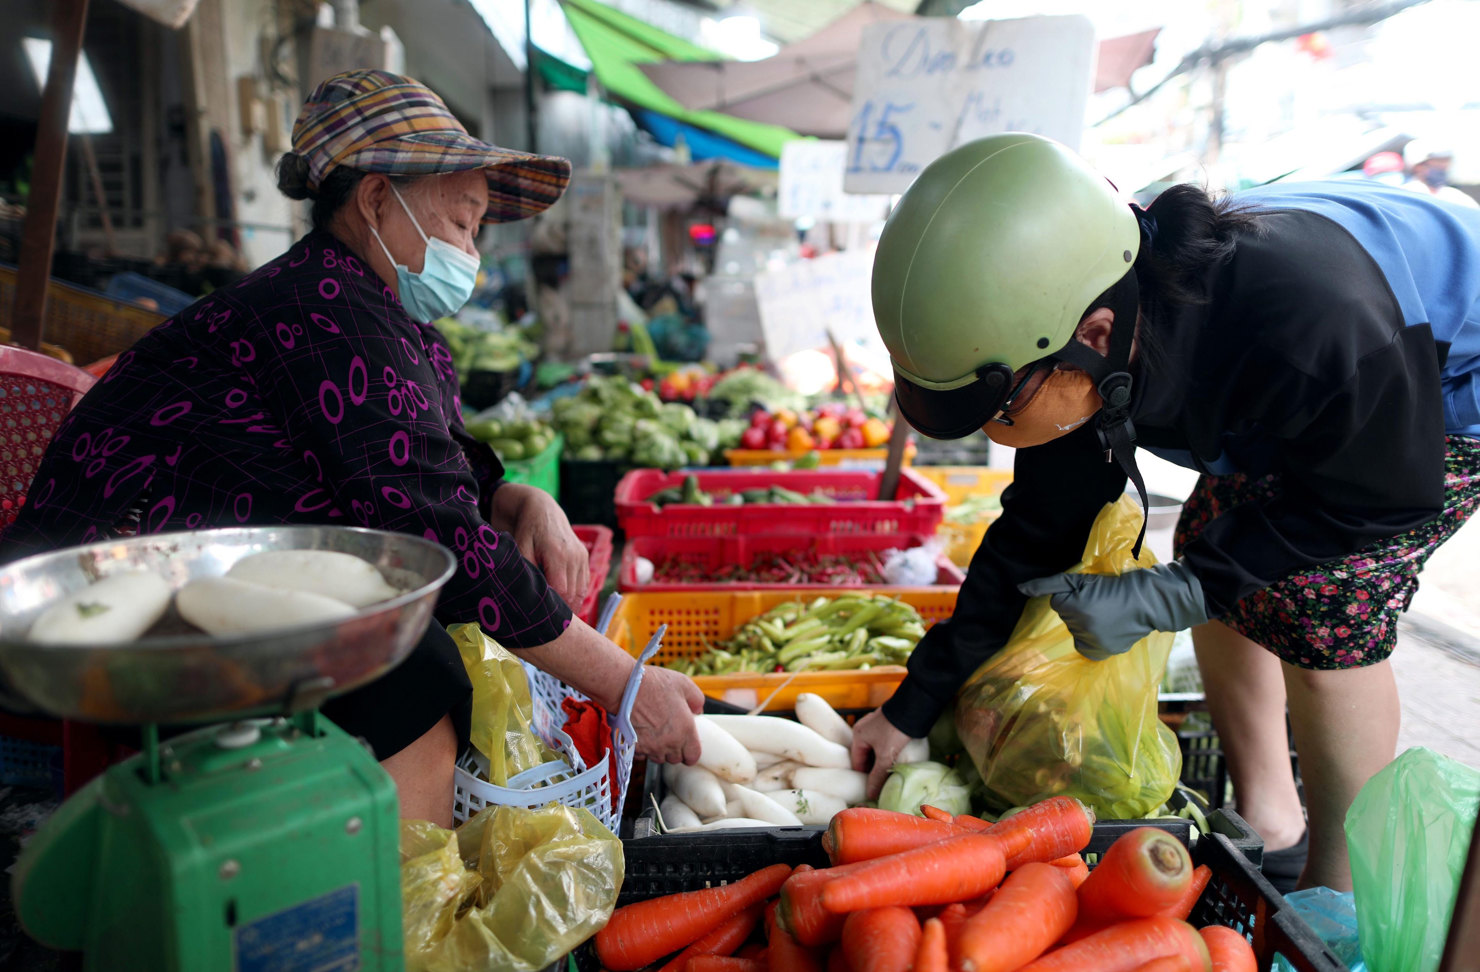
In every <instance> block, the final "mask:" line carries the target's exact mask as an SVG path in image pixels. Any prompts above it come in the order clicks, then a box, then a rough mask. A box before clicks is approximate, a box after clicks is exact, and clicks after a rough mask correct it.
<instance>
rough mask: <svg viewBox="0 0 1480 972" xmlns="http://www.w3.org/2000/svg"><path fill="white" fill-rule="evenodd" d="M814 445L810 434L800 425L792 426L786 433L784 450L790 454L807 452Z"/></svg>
mask: <svg viewBox="0 0 1480 972" xmlns="http://www.w3.org/2000/svg"><path fill="white" fill-rule="evenodd" d="M815 444H816V442H815V440H814V439H813V438H812V433H811V432H808V431H807V430H806V429H804V428H802V427H801V426H800V425H798V426H794V427H793V428H792V429H791V431H789V432H787V433H786V448H787V449H788V450H789V451H791V452H807V451H810V450H811V448H812V447H813V446H814V445H815Z"/></svg>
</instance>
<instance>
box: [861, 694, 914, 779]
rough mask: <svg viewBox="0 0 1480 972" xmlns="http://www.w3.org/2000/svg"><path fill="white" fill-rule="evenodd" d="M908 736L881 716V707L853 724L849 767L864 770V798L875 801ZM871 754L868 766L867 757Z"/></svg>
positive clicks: (882, 713)
mask: <svg viewBox="0 0 1480 972" xmlns="http://www.w3.org/2000/svg"><path fill="white" fill-rule="evenodd" d="M909 741H910V737H909V736H907V735H905V734H904V733H902V732H900V731H899V730H898V729H896V728H894V723H892V722H890V721H889V720H888V719H886V718H884V710H883V709H875V710H874V711H872V712H870V713H869V714H868V715H866V716H864V717H863V718H862V719H859V720H858V723H857V725H855V726H854V727H853V768H854V769H856V770H858V771H859V772H860V773H864V772H866V773H868V798H869V799H870V800H877V799H878V798H879V791H880V790H882V789H883V788H884V781H885V780H887V779H888V778H889V771H890V770H891V769H893V768H894V761H895V760H896V759H898V758H899V753H900V751H901V750H902V749H904V747H905V744H906V743H908V742H909ZM870 756H872V757H873V762H872V765H870V762H869V757H870Z"/></svg>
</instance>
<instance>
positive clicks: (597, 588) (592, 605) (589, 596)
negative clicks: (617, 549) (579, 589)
mask: <svg viewBox="0 0 1480 972" xmlns="http://www.w3.org/2000/svg"><path fill="white" fill-rule="evenodd" d="M571 530H573V531H574V532H575V535H576V539H578V540H580V541H581V543H583V544H585V545H586V553H587V554H589V555H590V558H591V588H590V590H588V591H586V596H585V598H584V599H583V600H582V601H581V605H580V607H579V608H578V609H577V610H576V617H578V618H580V619H581V620H582V621H584V622H586V623H587V624H591V625H594V624H595V623H596V609H597V606H598V603H599V602H600V600H601V589H602V588H603V587H605V586H606V575H607V574H608V573H609V572H610V571H611V568H612V531H611V528H610V527H604V526H572V527H571Z"/></svg>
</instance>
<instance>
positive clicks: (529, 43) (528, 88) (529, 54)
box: [524, 0, 540, 152]
mask: <svg viewBox="0 0 1480 972" xmlns="http://www.w3.org/2000/svg"><path fill="white" fill-rule="evenodd" d="M529 4H530V0H524V125H525V138H526V139H527V140H528V142H529V151H531V152H538V151H539V150H540V149H539V138H538V135H537V132H538V130H539V127H538V125H536V123H535V117H534V71H535V68H534V29H533V27H531V26H530V16H529Z"/></svg>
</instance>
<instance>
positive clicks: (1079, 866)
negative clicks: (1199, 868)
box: [1048, 854, 1187, 919]
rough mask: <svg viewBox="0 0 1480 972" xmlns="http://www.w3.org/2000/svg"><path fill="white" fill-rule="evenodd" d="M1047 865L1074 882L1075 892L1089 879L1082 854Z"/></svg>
mask: <svg viewBox="0 0 1480 972" xmlns="http://www.w3.org/2000/svg"><path fill="white" fill-rule="evenodd" d="M1048 863H1050V864H1052V865H1053V866H1054V867H1057V868H1059V869H1060V870H1062V871H1063V872H1064V873H1065V874H1067V875H1068V876H1069V880H1070V881H1073V882H1074V890H1076V891H1077V890H1079V886H1080V885H1081V884H1083V883H1084V879H1085V878H1087V877H1089V865H1088V864H1086V863H1084V855H1082V854H1070V855H1069V856H1068V857H1060V858H1057V859H1055V860H1052V861H1049V862H1048ZM1170 917H1172V918H1183V919H1185V918H1186V917H1187V916H1186V915H1171V916H1170Z"/></svg>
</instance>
